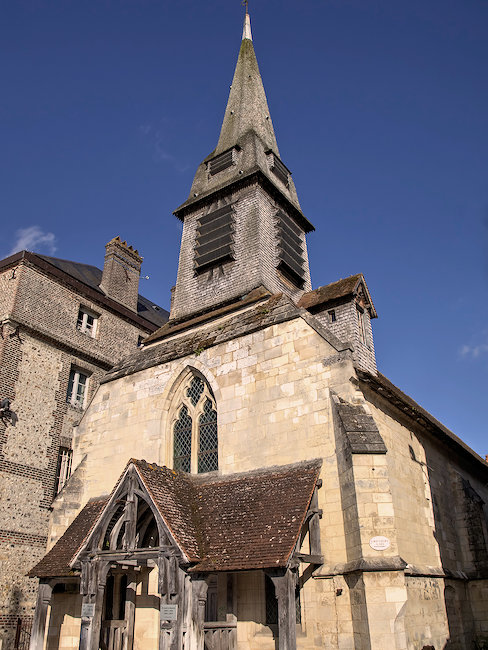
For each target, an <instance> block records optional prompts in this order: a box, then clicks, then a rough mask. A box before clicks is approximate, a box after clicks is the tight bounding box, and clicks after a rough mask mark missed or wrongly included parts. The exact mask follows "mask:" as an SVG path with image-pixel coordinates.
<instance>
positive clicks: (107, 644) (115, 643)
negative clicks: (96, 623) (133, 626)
mask: <svg viewBox="0 0 488 650" xmlns="http://www.w3.org/2000/svg"><path fill="white" fill-rule="evenodd" d="M126 627H127V623H126V621H103V623H102V633H101V635H100V648H101V649H102V650H122V648H123V646H124V636H125V630H126Z"/></svg>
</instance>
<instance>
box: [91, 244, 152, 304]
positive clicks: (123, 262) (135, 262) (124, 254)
mask: <svg viewBox="0 0 488 650" xmlns="http://www.w3.org/2000/svg"><path fill="white" fill-rule="evenodd" d="M141 264H142V257H141V256H140V255H139V253H138V251H136V250H135V249H134V248H132V246H127V242H125V241H121V240H120V237H114V238H113V239H112V240H111V241H109V242H108V244H106V246H105V263H104V265H103V275H102V281H101V282H100V289H101V290H102V291H103V292H104V293H105V295H107V296H108V297H109V298H112V299H113V300H116V301H117V302H120V303H121V304H122V305H124V306H125V307H128V308H129V309H132V310H133V311H137V297H138V294H139V276H140V273H141Z"/></svg>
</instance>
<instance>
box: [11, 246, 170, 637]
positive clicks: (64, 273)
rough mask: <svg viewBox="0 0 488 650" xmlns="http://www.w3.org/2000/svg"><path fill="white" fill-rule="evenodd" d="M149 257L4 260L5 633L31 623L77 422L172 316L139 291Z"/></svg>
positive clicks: (125, 250)
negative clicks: (37, 568)
mask: <svg viewBox="0 0 488 650" xmlns="http://www.w3.org/2000/svg"><path fill="white" fill-rule="evenodd" d="M141 262H142V258H141V257H140V256H139V254H138V252H137V251H136V250H133V249H132V247H130V246H127V244H126V243H125V242H121V241H120V239H119V238H118V237H117V238H115V239H113V240H112V241H111V242H109V243H108V244H107V246H106V256H105V265H104V268H103V271H101V270H99V269H98V268H95V267H93V266H89V265H86V264H78V263H75V262H69V261H66V260H60V259H56V258H53V257H47V256H45V255H38V254H35V253H30V252H28V251H22V252H20V253H17V254H15V255H12V256H11V257H8V258H6V259H4V260H2V261H1V262H0V639H1V640H3V642H4V646H3V647H4V648H12V647H13V643H14V637H15V634H16V629H17V625H18V621H19V618H20V619H21V624H23V625H24V626H25V627H26V628H27V629H28V628H29V626H30V622H31V621H32V615H33V609H34V605H35V597H36V587H37V585H36V583H35V581H32V580H29V579H28V578H27V577H26V575H25V574H26V566H27V565H28V564H31V563H32V558H33V557H37V558H40V557H42V555H43V553H44V549H45V547H46V543H47V533H48V520H49V514H50V510H51V504H52V501H53V498H54V496H55V495H56V493H57V492H59V490H60V489H61V488H62V487H63V484H64V482H65V481H66V479H67V478H68V476H69V473H70V469H71V457H72V435H73V426H74V425H76V424H77V423H78V422H79V420H80V418H81V417H82V415H83V412H84V410H85V408H86V407H87V406H88V404H89V403H90V401H91V399H92V397H93V395H94V393H95V391H96V389H97V386H98V383H99V381H100V378H101V377H102V376H103V374H104V373H105V372H106V371H107V370H109V369H110V368H111V367H112V366H113V365H114V363H115V362H116V361H118V360H119V359H121V358H123V357H124V356H126V355H127V354H128V353H129V352H131V351H133V350H135V349H137V345H138V341H139V340H140V339H141V338H143V337H146V336H148V335H149V334H151V333H152V332H154V331H155V330H156V329H157V328H158V327H159V326H161V325H162V324H163V323H164V322H165V321H166V319H167V315H168V314H167V312H165V310H164V309H161V308H160V307H159V306H157V305H154V303H152V302H151V301H149V300H147V299H146V298H144V297H142V296H139V294H138V286H139V273H140V267H141Z"/></svg>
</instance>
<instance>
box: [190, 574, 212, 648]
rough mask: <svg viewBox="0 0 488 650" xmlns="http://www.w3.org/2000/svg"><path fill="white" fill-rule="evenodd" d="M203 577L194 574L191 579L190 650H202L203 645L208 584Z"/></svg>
mask: <svg viewBox="0 0 488 650" xmlns="http://www.w3.org/2000/svg"><path fill="white" fill-rule="evenodd" d="M205 578H206V577H205V576H204V575H200V574H195V575H193V576H192V579H191V591H192V612H191V619H192V620H191V637H190V648H191V650H204V645H205V629H204V623H205V605H206V604H207V590H208V583H207V581H206V579H205Z"/></svg>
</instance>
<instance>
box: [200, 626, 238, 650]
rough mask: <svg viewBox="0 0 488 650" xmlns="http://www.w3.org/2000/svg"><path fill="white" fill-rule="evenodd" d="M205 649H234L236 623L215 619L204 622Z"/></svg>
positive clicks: (235, 643)
mask: <svg viewBox="0 0 488 650" xmlns="http://www.w3.org/2000/svg"><path fill="white" fill-rule="evenodd" d="M204 632H205V650H236V648H237V623H236V622H235V621H232V622H224V621H216V622H207V623H205V624H204Z"/></svg>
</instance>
